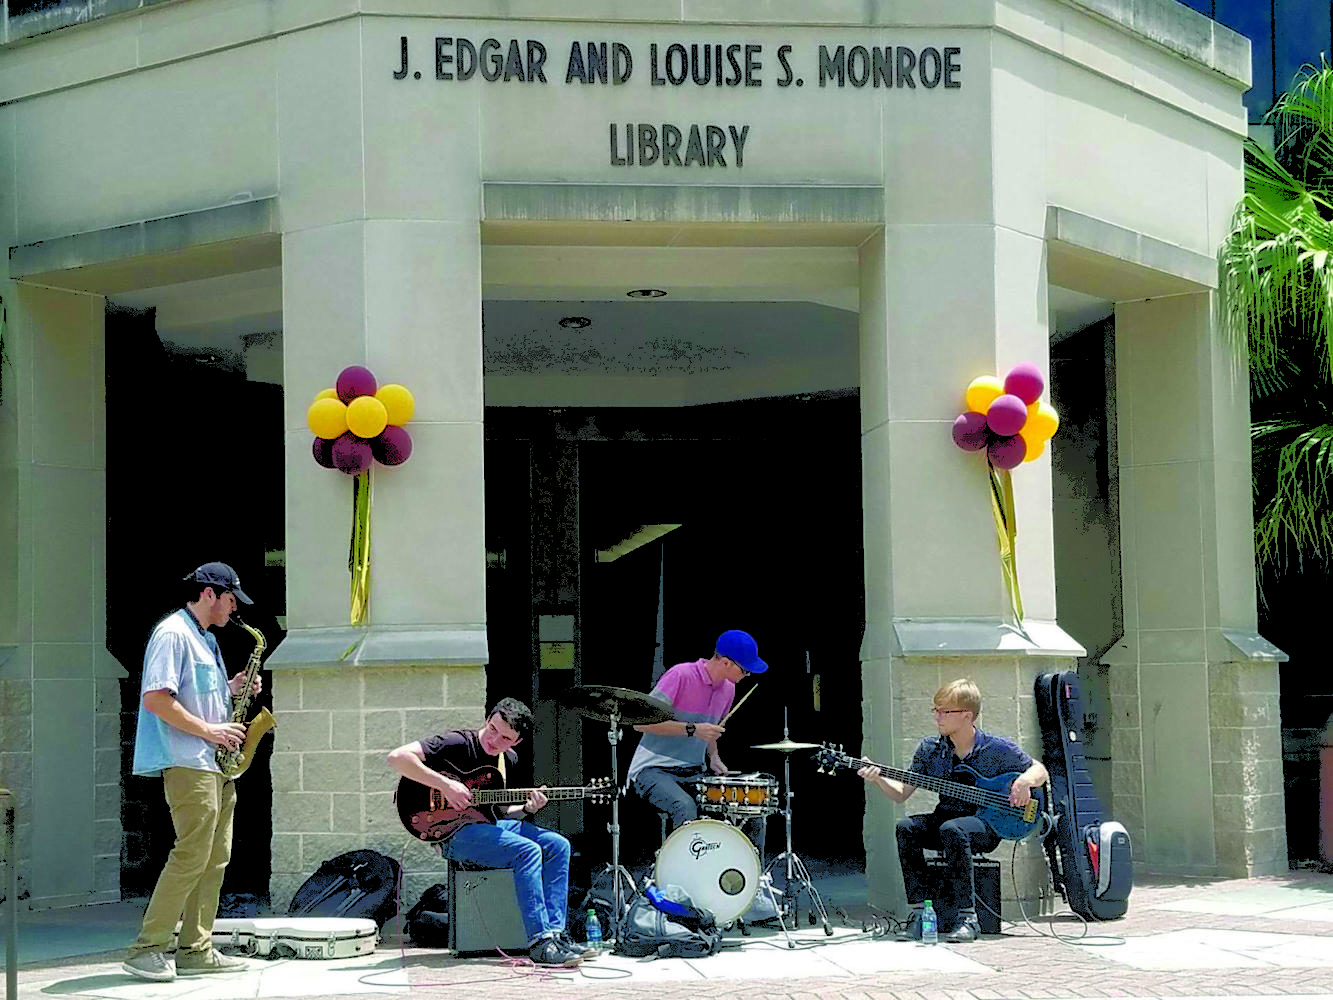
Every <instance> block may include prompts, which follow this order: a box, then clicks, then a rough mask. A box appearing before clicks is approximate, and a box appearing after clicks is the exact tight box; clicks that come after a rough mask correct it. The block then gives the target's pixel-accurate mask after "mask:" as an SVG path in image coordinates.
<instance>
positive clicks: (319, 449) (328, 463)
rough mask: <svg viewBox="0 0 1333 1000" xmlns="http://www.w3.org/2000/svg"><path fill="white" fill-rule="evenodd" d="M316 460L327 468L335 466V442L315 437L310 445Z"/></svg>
mask: <svg viewBox="0 0 1333 1000" xmlns="http://www.w3.org/2000/svg"><path fill="white" fill-rule="evenodd" d="M310 451H311V454H313V455H314V456H315V461H316V462H317V463H318V464H319V465H320V466H322V467H323V468H325V469H332V468H333V442H332V441H329V440H327V439H325V438H315V440H314V443H313V444H311V446H310Z"/></svg>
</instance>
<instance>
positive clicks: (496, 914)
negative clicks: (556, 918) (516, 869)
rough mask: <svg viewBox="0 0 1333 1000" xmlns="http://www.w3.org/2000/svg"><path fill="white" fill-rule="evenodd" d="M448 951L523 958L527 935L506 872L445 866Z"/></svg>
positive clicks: (512, 876) (511, 878)
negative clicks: (449, 949) (482, 952)
mask: <svg viewBox="0 0 1333 1000" xmlns="http://www.w3.org/2000/svg"><path fill="white" fill-rule="evenodd" d="M449 947H450V948H451V949H452V950H453V951H454V952H455V953H466V952H475V951H495V950H496V949H497V948H498V949H501V950H502V951H505V952H508V953H510V954H514V953H515V952H517V953H519V954H526V953H527V950H528V935H527V932H526V931H525V930H524V929H523V917H522V915H521V914H520V913H519V912H518V900H517V898H516V897H515V896H514V873H513V871H511V870H510V869H508V868H492V869H485V870H483V871H470V870H467V869H461V870H460V869H459V867H458V866H457V865H455V864H453V863H452V862H451V863H450V865H449Z"/></svg>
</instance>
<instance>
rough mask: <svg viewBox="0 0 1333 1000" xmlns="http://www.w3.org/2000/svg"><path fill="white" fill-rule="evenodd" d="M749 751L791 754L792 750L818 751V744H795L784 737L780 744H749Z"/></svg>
mask: <svg viewBox="0 0 1333 1000" xmlns="http://www.w3.org/2000/svg"><path fill="white" fill-rule="evenodd" d="M750 749H751V750H781V751H782V752H783V753H791V752H792V751H793V750H818V749H819V744H818V743H796V742H794V741H792V740H789V739H787V738H786V737H785V736H784V737H783V738H782V742H780V743H751V744H750Z"/></svg>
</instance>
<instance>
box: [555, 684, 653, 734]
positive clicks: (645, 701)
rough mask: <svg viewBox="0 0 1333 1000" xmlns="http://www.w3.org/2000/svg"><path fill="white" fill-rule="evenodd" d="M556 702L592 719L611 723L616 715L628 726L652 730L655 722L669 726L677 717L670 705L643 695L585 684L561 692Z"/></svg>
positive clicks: (603, 685) (636, 692)
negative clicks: (668, 721) (671, 720)
mask: <svg viewBox="0 0 1333 1000" xmlns="http://www.w3.org/2000/svg"><path fill="white" fill-rule="evenodd" d="M556 700H557V701H558V702H560V704H562V705H564V706H565V707H566V708H572V709H573V710H574V711H576V712H578V713H579V714H580V715H586V716H587V717H588V718H590V719H600V720H601V721H603V722H609V721H611V716H612V715H615V717H616V719H617V721H619V722H623V723H625V724H626V725H628V726H650V725H652V724H653V723H654V722H666V721H667V720H669V719H674V718H675V717H676V712H675V709H674V708H673V707H672V706H671V705H670V704H668V703H667V702H665V701H661V700H659V699H657V698H654V697H652V696H651V695H647V694H644V693H643V692H642V691H631V690H630V689H629V688H622V687H614V686H612V685H610V684H584V685H582V686H580V687H575V688H570V689H569V690H568V691H564V692H561V693H560V694H559V695H558V696H557V697H556Z"/></svg>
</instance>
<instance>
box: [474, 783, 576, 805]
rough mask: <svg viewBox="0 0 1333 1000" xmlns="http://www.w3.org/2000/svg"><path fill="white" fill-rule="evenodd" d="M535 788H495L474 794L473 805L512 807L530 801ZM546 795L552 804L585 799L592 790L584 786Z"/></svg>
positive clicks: (548, 790)
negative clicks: (529, 796)
mask: <svg viewBox="0 0 1333 1000" xmlns="http://www.w3.org/2000/svg"><path fill="white" fill-rule="evenodd" d="M536 790H537V789H535V788H493V789H486V790H481V791H477V790H474V791H473V793H472V804H473V805H478V806H512V805H518V804H519V803H520V802H526V801H528V795H529V793H531V792H534V791H536ZM544 794H545V795H546V798H547V800H548V801H550V802H560V801H568V800H570V799H583V798H587V797H588V796H589V795H590V794H591V789H589V788H586V787H584V786H582V785H580V786H577V787H572V788H548V789H546V790H545V792H544Z"/></svg>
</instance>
